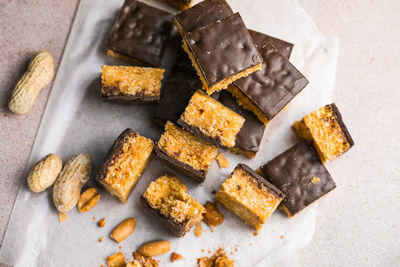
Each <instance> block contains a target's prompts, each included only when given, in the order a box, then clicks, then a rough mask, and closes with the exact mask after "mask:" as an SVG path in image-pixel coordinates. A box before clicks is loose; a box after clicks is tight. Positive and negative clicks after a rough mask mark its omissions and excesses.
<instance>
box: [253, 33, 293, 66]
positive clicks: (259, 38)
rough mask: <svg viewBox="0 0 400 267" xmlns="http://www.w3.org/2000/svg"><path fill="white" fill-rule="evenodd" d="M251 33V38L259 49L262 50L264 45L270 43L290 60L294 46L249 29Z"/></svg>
mask: <svg viewBox="0 0 400 267" xmlns="http://www.w3.org/2000/svg"><path fill="white" fill-rule="evenodd" d="M249 33H250V35H251V38H253V41H254V43H255V44H256V46H257V47H258V48H262V47H263V46H264V45H266V44H268V43H270V44H271V45H273V46H274V47H275V48H276V49H277V50H278V51H279V53H281V54H282V55H283V56H284V57H285V58H286V59H289V57H290V54H291V53H292V49H293V44H292V43H289V42H286V41H284V40H281V39H278V38H275V37H272V36H269V35H266V34H264V33H261V32H257V31H253V30H250V29H249Z"/></svg>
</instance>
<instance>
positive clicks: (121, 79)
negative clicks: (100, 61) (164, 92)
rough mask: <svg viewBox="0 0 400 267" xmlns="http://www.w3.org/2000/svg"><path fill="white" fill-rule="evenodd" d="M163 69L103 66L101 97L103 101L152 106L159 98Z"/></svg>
mask: <svg viewBox="0 0 400 267" xmlns="http://www.w3.org/2000/svg"><path fill="white" fill-rule="evenodd" d="M164 71H165V70H164V69H156V68H144V67H128V66H103V67H102V69H101V96H102V97H103V98H104V99H105V100H117V101H123V102H129V103H142V104H147V103H148V104H152V103H157V101H158V99H159V98H160V89H161V80H162V79H163V78H164Z"/></svg>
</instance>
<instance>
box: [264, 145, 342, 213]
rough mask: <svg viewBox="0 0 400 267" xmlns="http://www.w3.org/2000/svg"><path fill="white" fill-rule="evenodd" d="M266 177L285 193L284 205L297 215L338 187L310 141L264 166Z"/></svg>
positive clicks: (288, 210)
mask: <svg viewBox="0 0 400 267" xmlns="http://www.w3.org/2000/svg"><path fill="white" fill-rule="evenodd" d="M261 170H262V171H263V173H264V175H265V177H266V178H267V179H268V180H269V181H270V182H271V183H272V184H274V185H275V186H276V187H278V188H279V189H280V190H282V192H283V193H285V195H286V197H285V199H284V200H283V202H282V204H283V206H282V208H283V210H284V211H285V212H286V213H287V215H288V216H293V215H295V214H296V213H298V212H299V211H301V210H302V209H304V208H306V207H307V206H308V205H310V204H311V203H313V202H314V201H316V200H317V199H319V198H320V197H322V196H323V195H325V194H327V193H328V192H330V191H331V190H332V189H334V188H335V187H336V186H335V182H334V181H333V179H332V177H331V175H330V174H329V173H328V171H327V170H326V169H325V166H324V165H323V164H322V162H321V161H320V159H319V157H318V154H317V153H316V152H315V151H314V149H313V148H312V146H311V145H310V144H308V143H307V142H306V141H302V142H300V143H298V144H297V145H295V146H293V147H292V148H290V149H288V150H286V151H285V152H283V153H282V154H280V155H279V156H277V157H276V158H274V159H273V160H271V161H270V162H268V163H267V164H265V165H264V166H262V167H261Z"/></svg>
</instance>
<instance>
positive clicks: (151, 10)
mask: <svg viewBox="0 0 400 267" xmlns="http://www.w3.org/2000/svg"><path fill="white" fill-rule="evenodd" d="M173 21H174V16H173V15H172V14H171V13H169V12H166V11H164V10H161V9H158V8H156V7H153V6H150V5H147V4H145V3H143V2H141V1H137V0H125V2H124V4H123V6H122V8H121V11H120V12H119V14H118V17H117V19H116V21H115V23H114V26H113V27H112V29H111V34H110V37H109V39H108V42H107V45H106V47H107V55H109V56H112V57H116V58H118V59H121V60H124V61H128V62H131V63H133V64H140V65H143V64H144V65H150V66H159V65H160V64H161V59H162V56H163V53H164V49H165V47H166V44H167V40H168V37H169V34H170V32H171V27H172V24H173Z"/></svg>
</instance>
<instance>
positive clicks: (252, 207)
mask: <svg viewBox="0 0 400 267" xmlns="http://www.w3.org/2000/svg"><path fill="white" fill-rule="evenodd" d="M283 198H284V194H283V193H282V192H281V191H280V190H279V189H278V188H277V187H275V186H274V185H272V184H271V183H269V182H268V181H267V180H266V179H264V178H263V177H262V176H260V175H258V174H257V173H256V172H254V171H253V170H252V169H250V167H248V166H247V165H245V164H238V165H237V166H236V168H235V169H234V170H233V172H232V173H231V175H230V176H229V177H228V178H227V179H226V180H225V181H224V182H223V183H222V185H221V186H220V188H219V189H218V192H217V195H216V200H217V201H218V202H220V203H221V204H222V205H224V206H225V207H226V208H227V209H229V210H230V211H232V212H233V213H235V214H236V215H237V216H239V217H240V218H241V219H242V220H244V221H245V222H246V223H247V224H248V225H250V226H252V227H253V228H254V229H256V230H259V229H261V227H262V226H263V224H264V223H265V222H266V221H267V220H268V218H269V217H270V216H271V214H272V213H273V212H274V211H275V209H276V208H277V207H278V205H279V203H280V202H281V201H282V200H283Z"/></svg>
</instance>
